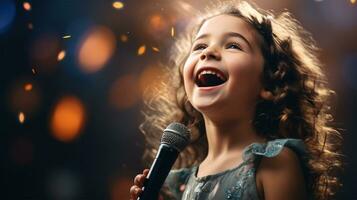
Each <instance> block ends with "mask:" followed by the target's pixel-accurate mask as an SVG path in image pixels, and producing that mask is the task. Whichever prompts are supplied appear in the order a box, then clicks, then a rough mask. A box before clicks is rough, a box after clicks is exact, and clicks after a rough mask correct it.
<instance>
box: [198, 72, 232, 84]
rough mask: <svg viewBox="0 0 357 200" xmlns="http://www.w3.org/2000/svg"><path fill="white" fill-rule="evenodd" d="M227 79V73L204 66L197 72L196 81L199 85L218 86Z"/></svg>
mask: <svg viewBox="0 0 357 200" xmlns="http://www.w3.org/2000/svg"><path fill="white" fill-rule="evenodd" d="M226 81H227V77H226V75H225V74H224V73H223V72H221V71H220V70H218V69H215V68H202V69H200V70H199V71H198V72H197V75H196V80H195V83H196V84H197V86H198V87H212V86H218V85H221V84H223V83H225V82H226Z"/></svg>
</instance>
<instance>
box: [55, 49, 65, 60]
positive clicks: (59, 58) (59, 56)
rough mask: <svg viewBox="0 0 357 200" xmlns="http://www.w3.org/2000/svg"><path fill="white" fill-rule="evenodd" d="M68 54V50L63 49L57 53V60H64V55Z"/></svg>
mask: <svg viewBox="0 0 357 200" xmlns="http://www.w3.org/2000/svg"><path fill="white" fill-rule="evenodd" d="M65 56H66V51H65V50H62V51H60V52H59V53H58V55H57V60H58V61H62V60H63V59H64V57H65Z"/></svg>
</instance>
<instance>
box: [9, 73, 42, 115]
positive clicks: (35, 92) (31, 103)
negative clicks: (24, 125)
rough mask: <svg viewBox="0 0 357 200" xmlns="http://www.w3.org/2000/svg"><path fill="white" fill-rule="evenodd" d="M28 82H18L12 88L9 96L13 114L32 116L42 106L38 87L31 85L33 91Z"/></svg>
mask: <svg viewBox="0 0 357 200" xmlns="http://www.w3.org/2000/svg"><path fill="white" fill-rule="evenodd" d="M27 84H28V81H27V80H18V81H16V82H15V83H13V85H12V86H11V87H10V90H9V94H8V104H9V105H10V106H9V107H10V109H11V111H12V112H13V113H16V115H18V112H19V111H21V112H24V113H26V114H32V113H34V112H35V111H37V109H38V108H39V106H40V104H41V94H40V90H39V87H38V85H37V84H36V83H35V82H33V83H31V91H28V90H26V88H30V87H29V86H27Z"/></svg>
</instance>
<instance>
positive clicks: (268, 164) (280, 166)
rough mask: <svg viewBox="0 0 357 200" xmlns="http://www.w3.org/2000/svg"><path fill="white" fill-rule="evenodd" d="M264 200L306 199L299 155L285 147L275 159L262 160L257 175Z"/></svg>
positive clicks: (259, 189) (258, 186) (258, 185)
mask: <svg viewBox="0 0 357 200" xmlns="http://www.w3.org/2000/svg"><path fill="white" fill-rule="evenodd" d="M256 181H257V188H258V191H259V193H260V196H261V197H262V199H265V200H270V199H274V200H280V199H291V200H300V199H306V189H305V188H306V186H305V180H304V175H303V171H302V168H301V163H300V160H299V157H298V155H297V154H296V153H295V152H294V151H293V150H291V149H290V148H287V147H284V148H283V149H282V151H281V152H280V153H279V154H278V155H277V156H275V157H272V158H267V157H264V158H262V160H261V162H260V164H259V167H258V169H257V174H256Z"/></svg>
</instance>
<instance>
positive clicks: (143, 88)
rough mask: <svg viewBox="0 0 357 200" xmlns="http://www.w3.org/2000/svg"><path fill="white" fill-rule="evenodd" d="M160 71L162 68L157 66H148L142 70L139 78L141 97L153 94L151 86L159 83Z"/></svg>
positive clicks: (148, 96) (153, 86)
mask: <svg viewBox="0 0 357 200" xmlns="http://www.w3.org/2000/svg"><path fill="white" fill-rule="evenodd" d="M162 73H163V71H162V68H160V67H157V66H149V67H146V68H145V69H144V70H143V71H142V73H141V74H140V78H139V88H140V92H141V94H142V95H143V97H145V98H150V97H152V96H153V95H155V91H154V90H153V88H155V86H156V85H158V84H159V83H160V81H161V80H160V76H161V75H162Z"/></svg>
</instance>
